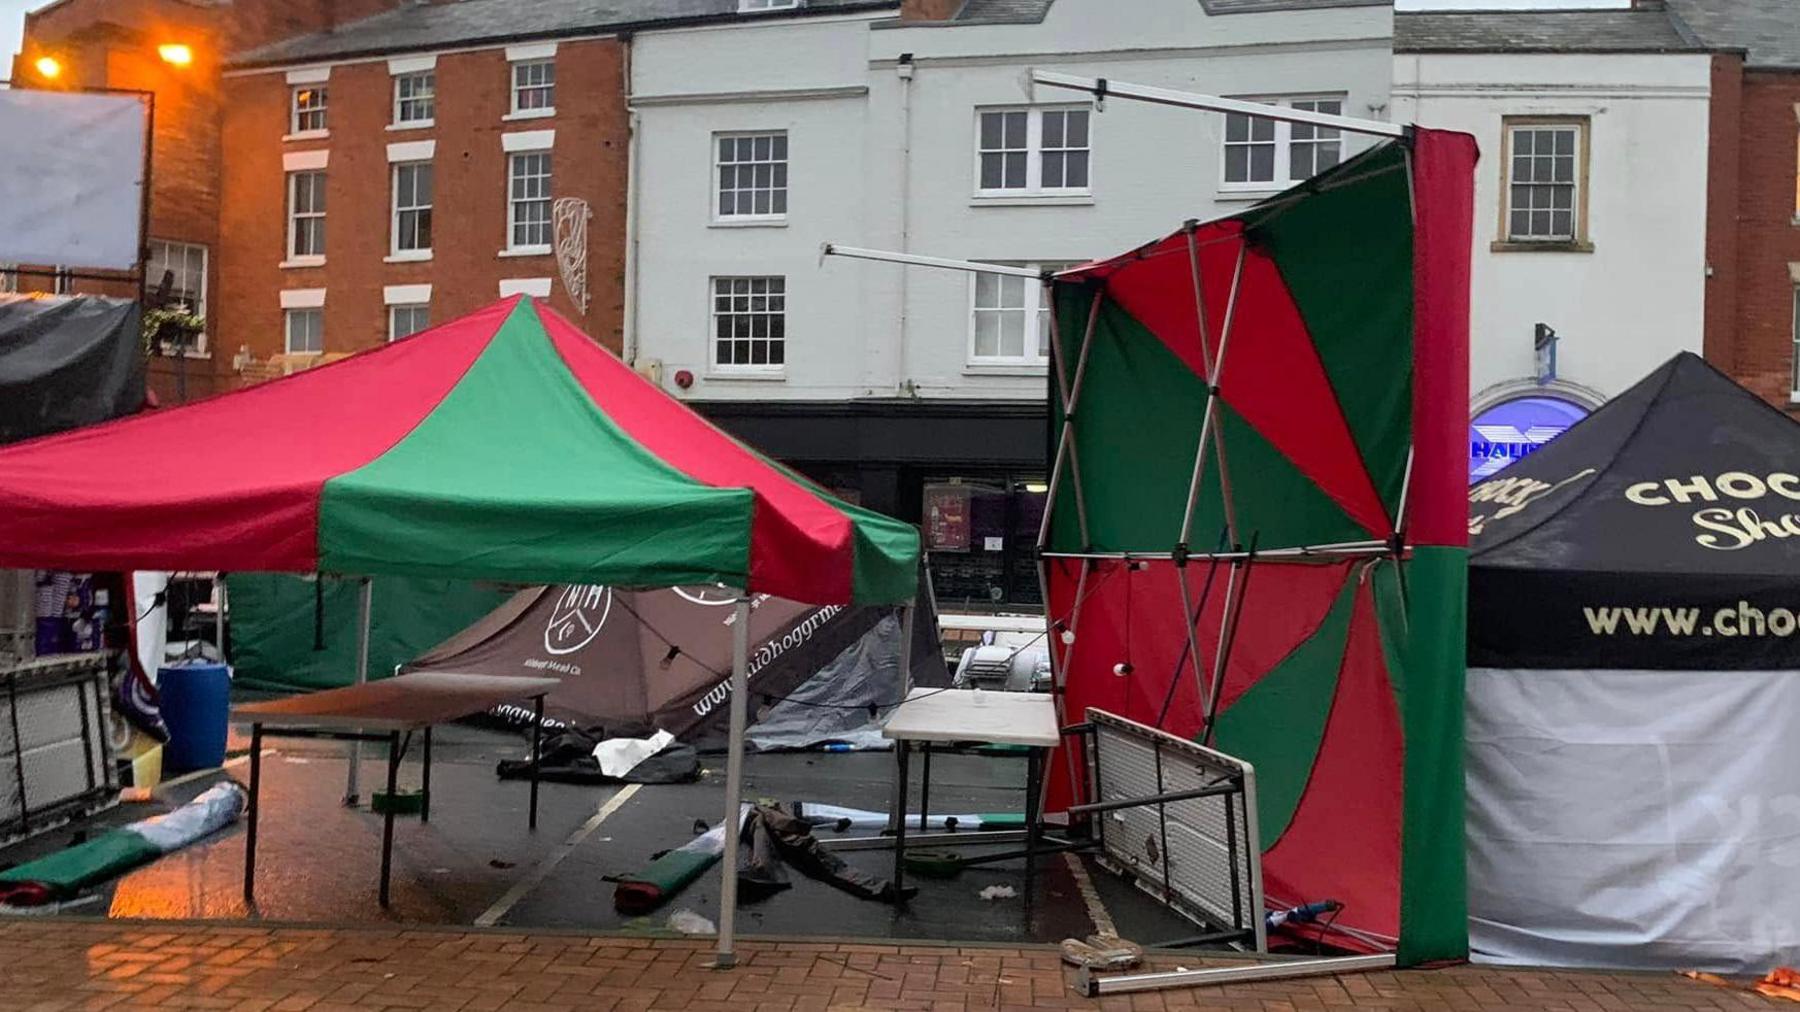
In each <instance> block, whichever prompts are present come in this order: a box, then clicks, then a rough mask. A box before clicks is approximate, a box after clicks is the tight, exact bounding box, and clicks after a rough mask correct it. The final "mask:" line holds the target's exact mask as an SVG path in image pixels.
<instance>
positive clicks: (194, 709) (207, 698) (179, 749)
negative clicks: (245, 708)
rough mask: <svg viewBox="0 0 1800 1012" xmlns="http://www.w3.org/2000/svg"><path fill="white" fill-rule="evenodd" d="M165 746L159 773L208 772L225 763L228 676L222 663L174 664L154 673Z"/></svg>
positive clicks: (229, 691) (228, 716) (228, 715)
mask: <svg viewBox="0 0 1800 1012" xmlns="http://www.w3.org/2000/svg"><path fill="white" fill-rule="evenodd" d="M156 687H157V689H158V691H160V692H161V693H162V715H163V720H164V721H166V722H167V723H168V725H169V743H168V744H167V745H164V746H163V772H164V773H165V774H169V773H186V772H187V771H189V770H203V769H211V768H212V767H214V766H219V765H222V764H223V763H224V762H225V734H226V731H227V729H228V726H229V723H230V714H231V673H230V671H229V670H228V669H227V668H226V667H225V665H223V664H204V663H189V664H175V665H171V666H169V667H166V668H163V669H162V670H161V671H159V672H157V675H156Z"/></svg>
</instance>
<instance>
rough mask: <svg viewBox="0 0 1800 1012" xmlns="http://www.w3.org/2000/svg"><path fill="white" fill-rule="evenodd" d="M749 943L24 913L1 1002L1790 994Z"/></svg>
mask: <svg viewBox="0 0 1800 1012" xmlns="http://www.w3.org/2000/svg"><path fill="white" fill-rule="evenodd" d="M741 954H742V959H743V965H742V966H740V967H739V968H738V969H737V970H735V971H732V972H730V973H720V972H716V971H710V970H706V969H704V968H703V967H704V964H705V963H706V962H707V961H708V959H709V958H710V956H709V953H708V952H707V951H706V944H705V943H703V942H692V941H685V940H669V941H664V940H650V939H642V938H613V937H593V936H581V935H545V934H531V935H528V934H513V933H504V932H484V933H476V934H465V933H461V932H457V931H451V930H444V931H439V930H418V931H409V930H400V929H393V930H366V929H342V930H337V929H319V928H280V927H277V928H263V927H255V926H222V925H209V924H200V923H185V924H167V925H156V924H143V923H136V924H133V923H120V922H116V921H68V920H37V919H32V920H17V921H12V922H9V923H5V924H0V1009H5V1010H14V1009H43V1010H46V1012H47V1010H51V1009H82V1008H219V1009H244V1010H279V1012H290V1010H291V1012H302V1010H304V1012H364V1010H372V1009H446V1010H470V1012H472V1010H479V1009H502V1008H504V1009H513V1010H518V1012H552V1010H567V1012H605V1010H628V1009H629V1010H647V1009H670V1010H690V1012H705V1010H718V1012H764V1010H780V1012H794V1010H805V1009H828V1008H888V1009H903V1008H904V1009H926V1010H931V1012H962V1010H969V1009H1036V1008H1106V1009H1163V1008H1169V1009H1190V1008H1196V1009H1216V1010H1232V1012H1237V1010H1245V1012H1249V1010H1255V1012H1275V1010H1290V1009H1291V1010H1299V1009H1324V1008H1328V1007H1332V1006H1336V1007H1348V1008H1357V1009H1366V1008H1386V1009H1466V1010H1495V1009H1557V1010H1563V1012H1583V1010H1593V1012H1598V1010H1605V1009H1630V1010H1633V1012H1674V1010H1687V1009H1721V1008H1743V1007H1756V1006H1762V1007H1766V1008H1771V1009H1777V1008H1780V1007H1782V1006H1783V1005H1784V1004H1785V1003H1778V1002H1772V1001H1769V1000H1767V999H1763V998H1759V997H1756V996H1754V995H1745V994H1740V993H1736V992H1730V991H1725V990H1721V989H1718V988H1714V987H1710V986H1707V985H1704V984H1697V983H1693V982H1691V981H1687V980H1684V979H1681V978H1679V977H1676V976H1674V975H1673V974H1595V973H1566V972H1548V971H1513V970H1505V971H1503V970H1493V969H1486V968H1474V967H1452V968H1448V969H1441V970H1421V971H1408V972H1399V973H1375V974H1362V975H1357V976H1347V977H1343V978H1337V979H1331V978H1323V979H1318V980H1312V981H1298V982H1289V983H1283V984H1259V985H1240V986H1233V987H1225V988H1209V989H1204V990H1184V991H1165V992H1158V993H1150V994H1140V995H1133V996H1129V997H1126V996H1116V997H1112V998H1107V999H1103V1000H1101V1001H1097V1002H1096V1001H1089V1000H1086V999H1082V998H1078V997H1076V996H1075V995H1074V994H1073V993H1072V992H1071V991H1070V990H1069V988H1068V983H1067V980H1066V978H1065V972H1064V970H1063V968H1062V967H1060V966H1059V965H1058V963H1057V959H1056V955H1055V953H1054V952H1052V951H1050V950H1047V949H1025V950H1020V949H990V948H960V949H959V948H954V947H947V946H946V947H939V946H916V947H915V946H906V947H902V946H893V945H851V944H843V945H831V944H800V943H786V942H755V941H749V942H745V943H744V944H743V945H742V946H741ZM1162 965H1163V966H1164V967H1167V966H1170V965H1172V964H1170V963H1168V962H1167V961H1163V962H1162ZM1188 965H1197V964H1194V963H1191V962H1190V963H1189V964H1188Z"/></svg>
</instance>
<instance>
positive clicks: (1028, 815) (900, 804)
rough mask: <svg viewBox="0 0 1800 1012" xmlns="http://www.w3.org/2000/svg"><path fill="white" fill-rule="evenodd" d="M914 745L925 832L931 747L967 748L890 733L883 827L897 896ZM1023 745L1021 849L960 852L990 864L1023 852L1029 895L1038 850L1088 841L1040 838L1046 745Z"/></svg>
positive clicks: (964, 838) (967, 837)
mask: <svg viewBox="0 0 1800 1012" xmlns="http://www.w3.org/2000/svg"><path fill="white" fill-rule="evenodd" d="M915 747H916V748H918V750H919V752H920V753H921V755H922V757H923V760H924V761H923V763H922V765H921V769H920V771H919V772H920V783H919V831H920V832H921V833H923V832H925V831H926V827H928V826H929V825H930V824H931V823H930V821H929V820H930V811H929V808H930V804H931V753H932V752H933V751H938V752H964V751H967V749H965V748H964V747H962V746H960V745H945V744H944V743H942V742H932V741H924V740H917V741H915V740H913V739H909V738H895V739H894V762H895V766H896V772H895V778H894V780H895V783H894V813H895V817H894V818H893V819H892V821H891V822H890V824H889V830H888V831H889V832H890V833H892V834H893V837H894V893H895V896H896V897H900V889H901V886H902V885H903V884H904V878H905V874H906V823H907V819H906V806H907V801H908V798H909V797H910V796H911V793H912V783H911V779H912V778H911V776H910V771H911V762H910V760H911V754H912V750H913V749H914V748H915ZM1022 747H1024V748H1025V749H1026V755H1025V849H1024V850H1013V851H1007V852H1005V853H1000V854H984V855H982V856H981V857H973V858H963V859H962V862H961V863H962V864H965V865H970V864H991V863H994V862H997V861H1008V860H1012V859H1014V858H1019V857H1023V858H1024V859H1025V888H1026V894H1027V896H1029V895H1030V892H1031V883H1032V880H1033V878H1034V877H1035V875H1036V874H1037V857H1038V855H1039V854H1057V853H1061V852H1063V851H1066V850H1080V849H1082V848H1084V847H1086V846H1088V844H1087V843H1086V842H1085V841H1084V842H1075V841H1066V840H1053V841H1051V842H1049V843H1045V842H1044V832H1043V824H1042V822H1043V820H1042V818H1041V815H1042V813H1041V812H1040V811H1039V810H1038V809H1039V802H1040V801H1041V800H1042V798H1043V789H1044V754H1045V753H1047V752H1049V751H1050V749H1049V748H1046V747H1042V746H1036V745H1026V746H1022ZM958 835H959V836H960V837H961V840H959V842H966V843H971V844H979V843H984V842H992V843H1000V842H1005V841H1003V840H983V839H982V837H983V836H987V835H989V834H984V833H968V834H958ZM993 835H1009V834H993ZM936 839H938V840H940V841H941V840H942V839H943V838H942V837H937V838H936ZM896 902H898V903H904V902H906V901H905V899H904V898H897V899H896Z"/></svg>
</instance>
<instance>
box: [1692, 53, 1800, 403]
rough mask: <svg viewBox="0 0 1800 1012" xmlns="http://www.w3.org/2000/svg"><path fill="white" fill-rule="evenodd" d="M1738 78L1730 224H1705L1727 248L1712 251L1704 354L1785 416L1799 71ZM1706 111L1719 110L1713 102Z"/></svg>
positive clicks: (1797, 255) (1796, 229)
mask: <svg viewBox="0 0 1800 1012" xmlns="http://www.w3.org/2000/svg"><path fill="white" fill-rule="evenodd" d="M1742 80H1743V83H1742V89H1741V97H1740V100H1739V105H1740V108H1739V110H1738V115H1737V116H1736V117H1735V124H1734V125H1735V133H1736V141H1737V150H1736V161H1737V176H1736V190H1737V193H1736V202H1735V208H1736V215H1735V221H1731V222H1725V221H1720V220H1718V218H1716V217H1714V218H1713V220H1712V221H1710V222H1709V226H1712V227H1717V228H1722V229H1725V230H1726V231H1727V234H1728V235H1730V239H1731V243H1732V246H1733V247H1734V249H1733V250H1731V251H1720V252H1721V256H1720V257H1719V260H1718V261H1715V262H1714V263H1713V277H1712V278H1711V280H1710V281H1709V282H1708V284H1709V287H1708V314H1707V327H1708V334H1707V338H1708V340H1707V351H1708V354H1709V356H1711V357H1712V358H1713V360H1714V361H1715V362H1717V363H1718V364H1719V365H1720V367H1721V368H1724V369H1726V370H1727V371H1728V372H1730V373H1731V374H1732V376H1734V377H1735V378H1736V379H1737V380H1738V381H1739V382H1740V383H1743V384H1745V385H1746V386H1748V387H1750V388H1751V389H1752V390H1754V391H1756V392H1757V393H1758V394H1760V395H1761V396H1763V397H1764V398H1766V399H1767V400H1769V401H1770V402H1771V403H1773V404H1776V405H1778V406H1781V407H1783V408H1787V407H1789V406H1790V405H1789V400H1790V394H1791V392H1792V389H1793V387H1792V382H1793V368H1794V343H1793V339H1794V281H1793V278H1792V275H1791V274H1790V273H1789V268H1788V265H1789V264H1790V263H1800V226H1797V225H1796V224H1795V219H1796V209H1795V175H1796V160H1797V157H1800V155H1797V148H1800V119H1797V117H1796V112H1795V109H1796V106H1800V73H1782V72H1769V71H1748V72H1745V73H1744V74H1743V77H1742ZM1727 97H1728V98H1729V95H1727ZM1714 109H1715V114H1719V113H1720V112H1722V111H1724V112H1728V110H1721V108H1720V106H1719V104H1718V100H1717V99H1715V106H1714ZM1725 122H1726V123H1727V124H1731V123H1733V121H1732V120H1731V119H1729V118H1727V119H1726V120H1725ZM1715 137H1717V131H1716V130H1715ZM1715 157H1716V156H1715ZM1715 241H1718V242H1723V241H1724V240H1723V239H1715V238H1709V241H1708V247H1709V248H1708V252H1709V257H1710V256H1711V255H1712V253H1713V248H1712V247H1713V245H1714V242H1715ZM1715 306H1716V312H1715ZM1727 321H1729V324H1728V323H1727ZM1727 327H1728V328H1729V329H1726V330H1724V332H1722V333H1721V332H1717V331H1716V330H1715V328H1727ZM1715 348H1716V349H1717V353H1716V354H1715Z"/></svg>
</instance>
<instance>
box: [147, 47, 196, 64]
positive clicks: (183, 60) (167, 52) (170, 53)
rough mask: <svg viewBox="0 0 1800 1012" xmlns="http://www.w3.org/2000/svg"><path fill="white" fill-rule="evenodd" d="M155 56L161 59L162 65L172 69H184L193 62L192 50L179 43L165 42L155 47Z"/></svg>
mask: <svg viewBox="0 0 1800 1012" xmlns="http://www.w3.org/2000/svg"><path fill="white" fill-rule="evenodd" d="M156 55H158V56H160V57H162V60H163V62H164V63H167V64H169V65H170V66H174V67H185V66H188V65H189V64H191V63H193V62H194V50H193V48H192V47H190V46H188V45H186V44H185V43H181V42H165V43H163V44H162V45H160V46H157V47H156Z"/></svg>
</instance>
